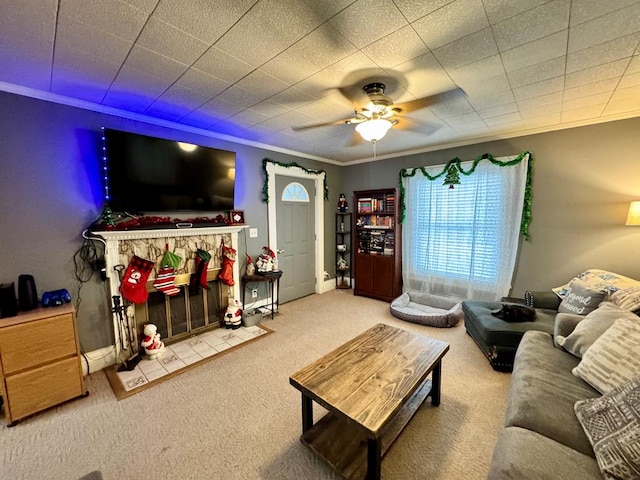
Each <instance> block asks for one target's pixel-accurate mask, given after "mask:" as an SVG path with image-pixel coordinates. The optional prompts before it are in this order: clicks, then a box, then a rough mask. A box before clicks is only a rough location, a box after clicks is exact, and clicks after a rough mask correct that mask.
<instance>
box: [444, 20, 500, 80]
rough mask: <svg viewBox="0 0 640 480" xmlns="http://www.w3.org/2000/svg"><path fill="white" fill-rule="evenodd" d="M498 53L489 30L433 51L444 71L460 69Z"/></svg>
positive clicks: (486, 29)
mask: <svg viewBox="0 0 640 480" xmlns="http://www.w3.org/2000/svg"><path fill="white" fill-rule="evenodd" d="M497 53H498V48H497V46H496V43H495V40H494V38H493V34H492V33H491V29H490V28H485V29H484V30H480V31H479V32H476V33H472V34H471V35H468V36H466V37H463V38H460V39H458V40H455V41H453V42H451V43H449V44H447V45H445V46H443V47H440V48H438V49H436V50H434V51H433V54H434V55H435V57H436V58H437V59H438V61H439V62H440V63H441V64H442V67H443V68H444V69H445V70H450V69H454V68H460V67H462V66H464V65H468V64H470V63H474V62H477V61H478V60H481V59H483V58H487V57H491V56H493V55H496V54H497Z"/></svg>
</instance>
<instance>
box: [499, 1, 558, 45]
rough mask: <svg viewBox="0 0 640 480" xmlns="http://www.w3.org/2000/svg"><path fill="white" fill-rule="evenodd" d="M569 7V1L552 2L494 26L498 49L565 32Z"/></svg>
mask: <svg viewBox="0 0 640 480" xmlns="http://www.w3.org/2000/svg"><path fill="white" fill-rule="evenodd" d="M570 5H571V1H570V0H553V1H551V2H548V3H544V4H542V5H540V6H538V7H536V8H533V9H531V10H528V11H526V12H524V13H521V14H520V15H516V16H515V17H512V18H510V19H508V20H505V21H504V22H500V23H498V24H496V25H494V26H493V32H494V35H495V37H496V42H497V44H498V48H500V51H504V50H509V49H512V48H515V47H519V46H521V45H525V44H527V43H531V42H532V41H534V40H538V39H541V38H544V37H548V36H549V35H553V34H554V33H557V32H559V31H562V30H565V29H566V28H567V26H568V25H569V11H570Z"/></svg>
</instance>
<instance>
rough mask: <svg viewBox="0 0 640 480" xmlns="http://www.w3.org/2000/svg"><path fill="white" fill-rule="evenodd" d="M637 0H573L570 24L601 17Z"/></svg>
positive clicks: (574, 24) (573, 24) (578, 23)
mask: <svg viewBox="0 0 640 480" xmlns="http://www.w3.org/2000/svg"><path fill="white" fill-rule="evenodd" d="M637 1H638V0H615V1H613V2H603V1H601V0H573V1H572V2H571V26H572V27H573V26H576V25H580V24H581V23H584V22H587V21H589V20H593V19H594V18H597V17H601V16H603V15H606V14H607V13H611V12H613V11H615V10H620V9H621V8H624V7H626V6H628V5H632V4H634V3H636V2H637Z"/></svg>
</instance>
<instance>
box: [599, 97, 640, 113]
mask: <svg viewBox="0 0 640 480" xmlns="http://www.w3.org/2000/svg"><path fill="white" fill-rule="evenodd" d="M638 112H640V96H637V97H633V98H628V99H624V100H613V99H612V100H611V101H610V102H609V103H608V104H607V106H606V107H605V109H604V111H603V112H602V116H603V117H604V116H608V115H625V116H637V113H638Z"/></svg>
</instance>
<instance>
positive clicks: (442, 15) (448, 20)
mask: <svg viewBox="0 0 640 480" xmlns="http://www.w3.org/2000/svg"><path fill="white" fill-rule="evenodd" d="M412 26H413V28H414V29H415V30H416V32H417V33H418V35H420V38H422V40H423V41H424V42H425V43H426V44H427V47H429V49H430V50H432V51H433V50H435V49H437V48H440V47H443V46H444V45H448V44H450V43H452V42H454V41H456V40H459V39H461V38H463V37H467V36H469V35H471V34H474V33H476V32H478V31H480V30H484V29H487V28H488V27H489V20H488V19H487V16H486V14H485V12H484V8H483V7H482V2H481V1H480V0H456V1H455V2H451V3H449V4H447V5H445V6H443V7H442V8H440V9H438V10H436V11H434V12H433V13H430V14H429V15H427V16H425V17H422V18H421V19H420V20H417V21H416V22H413V24H412ZM436 56H437V55H436Z"/></svg>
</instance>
